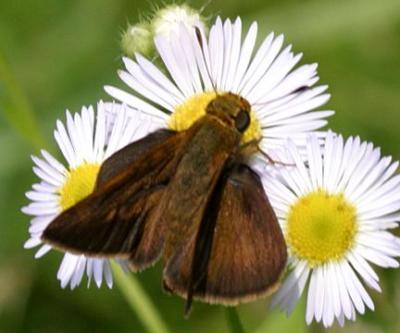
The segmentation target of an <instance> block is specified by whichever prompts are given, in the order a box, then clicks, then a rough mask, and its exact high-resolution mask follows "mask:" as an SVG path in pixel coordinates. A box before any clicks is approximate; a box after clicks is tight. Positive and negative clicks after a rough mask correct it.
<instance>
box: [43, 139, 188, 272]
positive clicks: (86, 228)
mask: <svg viewBox="0 0 400 333" xmlns="http://www.w3.org/2000/svg"><path fill="white" fill-rule="evenodd" d="M184 137H185V133H177V134H175V133H166V132H164V133H155V134H153V135H150V136H149V138H150V140H149V142H148V143H147V144H146V138H145V139H142V142H140V143H138V142H135V143H132V144H131V145H129V146H128V147H126V148H124V149H123V150H121V151H120V152H117V153H116V154H115V155H113V156H112V157H110V159H109V160H107V161H106V162H105V164H104V166H103V168H102V170H101V171H100V174H99V178H98V181H97V186H96V189H95V191H94V192H93V193H92V194H91V195H89V196H88V197H87V198H85V199H83V200H82V201H80V202H78V203H77V204H76V205H74V206H73V207H71V208H69V209H67V210H66V211H64V212H63V213H61V214H60V215H59V216H58V217H57V218H56V219H55V220H54V221H53V222H51V223H50V225H49V226H48V227H47V228H46V230H45V231H44V233H43V236H42V239H43V240H44V241H45V242H46V243H49V244H51V245H52V246H54V247H56V248H60V249H62V250H66V251H69V252H72V253H77V254H85V255H89V256H100V257H109V256H112V257H132V256H133V255H135V252H136V251H137V248H138V247H139V245H140V246H142V247H143V246H144V244H143V242H142V237H143V233H145V232H147V229H148V228H149V227H147V228H146V227H145V225H146V223H149V226H151V227H152V228H153V227H154V224H155V223H156V221H153V220H152V216H153V214H154V213H155V207H156V206H157V205H158V202H159V201H160V198H161V196H162V193H163V191H164V190H165V188H166V186H167V184H168V182H169V180H170V178H171V177H172V175H173V174H174V172H175V168H176V164H177V163H178V162H177V161H178V159H179V156H178V154H179V151H180V146H181V145H182V143H183V141H184ZM138 144H140V145H141V148H140V149H137V145H138ZM121 152H122V153H123V154H124V155H125V162H123V163H119V164H118V163H117V164H115V163H114V160H119V156H118V155H121V154H122V153H121ZM113 165H115V170H114V169H113ZM146 242H147V243H149V244H147V248H151V250H152V251H151V252H152V254H151V255H149V257H148V258H143V254H142V255H141V256H140V257H141V263H140V264H138V266H139V267H140V268H141V267H142V266H145V265H146V262H149V263H151V262H152V260H155V259H156V258H158V256H159V253H160V252H161V250H162V246H163V238H160V237H159V236H158V235H154V234H152V237H148V238H147V239H146ZM133 266H135V265H133Z"/></svg>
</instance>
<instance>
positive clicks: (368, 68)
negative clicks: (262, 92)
mask: <svg viewBox="0 0 400 333" xmlns="http://www.w3.org/2000/svg"><path fill="white" fill-rule="evenodd" d="M189 4H191V5H192V6H194V7H201V6H202V5H203V4H204V2H203V1H191V2H189ZM151 7H152V6H151V4H150V1H145V0H135V1H133V0H109V1H106V0H96V1H94V0H93V1H89V0H57V1H54V0H40V1H38V0H14V1H5V0H2V1H1V3H0V156H1V157H0V158H1V163H0V212H1V218H0V332H6V333H10V332H12V333H14V332H15V333H17V332H21V333H28V332H40V333H47V332H51V333H52V332H57V333H58V332H60V333H62V332H111V331H112V332H121V333H123V332H130V333H132V332H145V329H144V328H143V326H142V325H141V323H140V321H139V320H138V319H137V318H136V316H135V315H134V314H133V313H132V312H131V311H130V309H129V307H128V305H127V303H126V301H125V299H124V298H123V297H122V295H121V293H120V291H119V290H118V289H117V288H114V289H113V290H108V289H107V288H104V287H103V288H102V289H100V290H98V289H96V288H94V287H92V288H91V289H89V290H88V289H87V288H86V287H85V283H83V284H82V285H81V287H79V288H78V289H76V290H74V291H70V290H62V289H61V288H60V287H59V283H58V281H57V280H56V272H57V269H58V264H59V260H60V258H61V257H60V255H59V254H58V253H51V254H49V255H47V256H45V257H44V258H42V259H41V260H35V259H34V258H33V254H34V251H32V250H24V249H23V243H24V241H25V240H26V239H27V237H28V232H27V226H28V221H29V219H28V217H26V216H24V215H23V214H22V213H21V212H20V207H21V206H23V205H25V204H26V202H27V200H26V199H25V197H24V192H25V191H26V190H28V188H29V187H30V186H31V184H32V182H34V181H35V180H36V178H35V177H34V175H33V173H32V171H31V167H32V163H31V160H30V154H34V153H37V152H38V149H39V148H40V147H46V148H48V149H50V151H52V152H53V153H55V154H57V152H56V150H55V146H54V143H53V138H52V132H53V126H54V124H55V120H56V119H57V118H63V119H64V109H66V108H69V109H70V110H72V111H78V110H79V109H80V106H81V105H83V104H86V105H87V104H91V103H96V101H97V100H99V99H107V96H106V94H105V93H104V92H103V90H102V87H103V85H104V84H110V83H112V84H116V85H120V83H119V81H118V79H117V76H116V70H117V68H120V67H121V60H120V49H119V37H120V33H121V31H122V30H123V29H124V28H125V27H126V24H127V22H128V21H130V22H135V21H136V19H137V18H138V17H139V15H141V14H143V13H144V12H148V11H149V9H150V8H151ZM205 14H206V15H215V14H220V15H222V16H224V17H228V16H229V17H235V16H237V15H240V16H241V17H242V18H243V20H244V22H245V25H246V26H248V25H249V22H250V21H252V20H258V21H259V25H260V28H261V29H260V30H261V34H260V35H261V36H262V35H264V34H266V33H267V32H268V31H270V30H274V31H275V32H278V33H281V32H282V33H284V34H285V36H286V43H293V44H294V50H295V51H297V52H304V58H303V60H302V63H309V62H318V63H319V74H320V77H321V81H320V82H321V83H324V84H325V83H328V84H329V86H330V89H329V90H330V92H331V93H332V96H333V97H332V99H331V101H330V102H329V104H328V107H327V108H332V109H334V110H337V114H336V115H335V116H334V118H332V119H331V122H330V127H331V128H333V129H334V130H335V131H338V132H341V133H343V134H344V135H345V136H349V135H354V134H358V135H360V136H361V137H362V138H363V139H367V140H372V141H374V142H375V144H376V145H379V146H381V147H382V151H383V153H384V154H387V155H392V156H394V158H396V159H399V158H400V1H399V0H381V1H377V0H337V1H330V0H307V1H305V0H303V1H299V0H285V1H282V0H281V1H279V0H272V1H265V0H254V1H242V0H230V1H226V0H225V1H222V0H214V1H211V2H210V4H209V5H208V6H207V7H206V9H205ZM379 273H380V275H381V276H382V281H381V283H382V287H383V293H382V294H378V293H376V292H371V294H372V297H373V299H374V301H375V304H376V311H375V312H368V313H367V314H366V315H365V316H359V317H358V319H357V321H356V322H355V323H347V324H346V326H345V328H344V329H342V330H341V329H340V328H339V327H336V326H335V327H333V328H332V329H330V330H327V331H329V332H337V331H343V332H400V318H399V316H398V312H399V311H400V288H398V287H397V286H398V284H399V283H400V272H399V271H398V270H397V271H385V272H383V271H380V272H379ZM160 277H161V268H160V266H159V265H158V266H156V267H155V268H153V269H150V270H148V271H146V272H144V273H142V274H140V275H138V278H139V279H140V280H141V281H142V283H143V286H144V288H145V289H146V290H147V291H148V293H149V294H150V297H151V298H152V299H153V300H154V302H155V304H156V306H157V308H158V309H160V312H161V314H162V316H163V318H164V319H165V321H166V322H167V324H168V326H169V327H170V328H171V331H172V332H174V333H175V332H204V331H205V330H207V331H208V332H227V331H228V329H227V326H226V322H225V317H224V311H223V309H222V307H218V306H207V305H203V304H196V305H195V308H194V311H193V313H192V315H191V317H190V319H189V320H185V319H183V315H182V314H183V302H182V301H181V300H180V299H179V298H177V297H170V296H168V295H165V294H164V293H162V292H161V283H160V281H161V278H160ZM238 311H239V314H240V316H241V319H242V321H243V325H244V326H245V328H246V329H247V330H248V331H249V332H251V331H252V332H253V331H255V332H257V333H262V332H281V331H282V332H283V331H285V330H289V329H290V330H292V331H293V332H323V331H324V330H323V329H322V328H320V327H318V326H315V325H313V326H311V327H306V326H305V324H304V309H303V308H302V305H299V306H297V308H296V311H295V313H294V314H293V315H292V316H291V317H290V318H288V319H286V317H285V316H283V315H282V314H279V313H278V312H277V311H268V310H267V307H266V301H265V300H261V301H259V302H255V303H252V304H248V305H243V306H240V307H239V309H238Z"/></svg>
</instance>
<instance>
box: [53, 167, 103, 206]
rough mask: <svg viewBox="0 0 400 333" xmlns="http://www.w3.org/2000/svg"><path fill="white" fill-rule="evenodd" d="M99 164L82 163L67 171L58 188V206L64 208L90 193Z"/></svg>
mask: <svg viewBox="0 0 400 333" xmlns="http://www.w3.org/2000/svg"><path fill="white" fill-rule="evenodd" d="M99 170H100V164H95V163H84V164H82V165H80V166H78V167H77V168H75V169H71V170H69V172H68V175H67V180H66V181H65V183H64V186H63V187H62V188H61V189H60V206H61V208H62V210H63V211H64V210H66V209H68V208H70V207H72V206H73V205H75V204H76V203H78V202H79V201H81V200H82V199H84V198H85V197H87V196H88V195H89V194H90V193H92V191H93V189H94V185H95V184H96V178H97V174H98V173H99Z"/></svg>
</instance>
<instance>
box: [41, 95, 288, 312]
mask: <svg viewBox="0 0 400 333" xmlns="http://www.w3.org/2000/svg"><path fill="white" fill-rule="evenodd" d="M249 124H250V105H249V103H248V102H247V101H246V100H245V99H243V98H241V97H240V96H238V95H235V94H232V93H227V94H224V95H217V97H215V98H214V99H213V100H212V101H211V102H210V103H209V105H208V106H207V108H206V114H205V115H204V116H203V117H202V118H200V119H199V120H197V121H196V122H195V123H194V124H193V125H192V126H191V127H190V128H189V129H187V130H185V131H181V132H175V131H171V130H165V129H164V130H159V131H156V132H154V133H151V134H149V135H148V136H146V137H144V138H143V139H141V140H138V141H136V142H134V143H131V144H130V145H128V146H126V147H125V148H123V149H121V150H120V151H118V152H116V153H115V154H114V155H112V156H111V157H110V158H109V159H107V160H106V161H105V162H104V164H103V165H102V167H101V169H100V172H99V175H98V178H97V183H96V187H95V189H94V191H93V193H92V194H91V195H89V196H88V197H87V198H85V199H83V200H82V201H80V202H79V203H77V204H76V205H75V206H73V207H71V208H69V209H67V210H66V211H64V212H63V213H62V214H60V215H59V216H58V217H57V218H56V219H55V220H54V221H53V222H51V223H50V225H49V226H48V227H47V229H46V230H45V231H44V233H43V236H42V239H43V241H44V242H46V243H48V244H51V245H52V246H53V247H55V248H59V249H61V250H65V251H68V252H72V253H76V254H84V255H86V256H94V257H96V256H97V257H103V258H124V259H127V260H128V261H129V264H130V268H131V269H132V270H133V271H140V270H143V269H146V268H147V267H149V266H152V265H153V264H155V263H156V262H157V261H158V259H159V258H160V257H161V256H162V257H163V260H164V272H163V285H164V287H165V289H166V290H167V291H169V292H171V293H174V294H178V295H180V296H182V297H184V298H186V300H187V301H186V313H188V312H189V310H190V307H191V303H192V299H196V300H200V301H204V302H207V303H219V304H225V305H236V304H238V303H240V302H247V301H251V300H254V299H256V298H258V297H260V296H265V295H268V294H270V293H271V292H273V291H274V290H275V289H276V288H277V286H278V284H279V280H280V276H281V275H282V272H283V270H284V267H285V263H286V258H287V253H286V245H285V241H284V238H283V235H282V232H281V229H280V227H279V224H278V221H277V218H276V215H275V213H274V211H273V209H272V207H271V205H270V203H269V201H268V198H267V196H266V194H265V192H264V189H263V186H262V183H261V180H260V178H259V176H258V175H257V174H256V173H255V172H254V171H252V170H251V168H250V167H249V166H247V165H246V163H245V161H246V158H248V156H247V155H248V154H249V151H252V149H249V147H250V148H251V146H253V148H254V146H257V144H256V143H250V144H247V145H242V144H241V138H242V134H243V132H244V131H245V130H246V129H247V127H248V126H249Z"/></svg>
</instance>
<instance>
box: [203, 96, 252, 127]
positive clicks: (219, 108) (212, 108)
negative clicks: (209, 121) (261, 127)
mask: <svg viewBox="0 0 400 333" xmlns="http://www.w3.org/2000/svg"><path fill="white" fill-rule="evenodd" d="M250 111H251V107H250V104H249V102H248V101H247V100H245V99H244V98H243V97H241V96H239V95H236V94H233V93H227V94H223V95H217V97H215V98H214V99H213V100H212V101H211V102H210V103H209V104H208V106H207V108H206V112H207V114H211V115H214V116H216V117H218V118H220V119H221V120H222V121H223V122H225V123H227V124H228V125H230V126H233V127H235V128H236V129H237V130H238V131H239V132H241V133H243V132H244V131H245V130H246V129H247V128H248V127H249V125H250V121H251V119H250Z"/></svg>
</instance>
